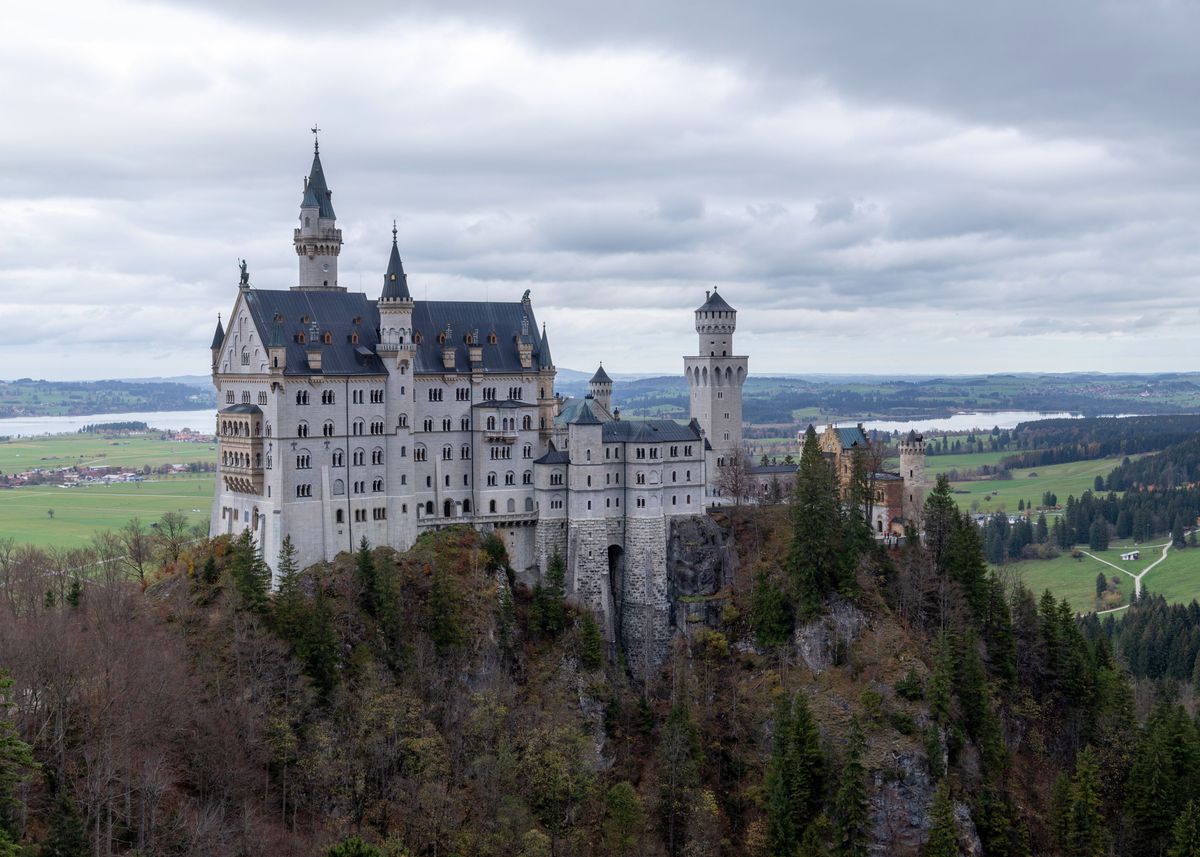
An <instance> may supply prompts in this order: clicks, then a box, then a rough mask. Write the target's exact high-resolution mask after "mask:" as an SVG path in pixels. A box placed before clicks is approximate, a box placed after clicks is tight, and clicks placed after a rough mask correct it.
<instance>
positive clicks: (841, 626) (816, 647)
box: [792, 600, 868, 675]
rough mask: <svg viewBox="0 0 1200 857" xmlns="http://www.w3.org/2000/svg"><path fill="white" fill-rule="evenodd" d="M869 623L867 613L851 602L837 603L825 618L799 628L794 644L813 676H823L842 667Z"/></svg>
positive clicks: (813, 620) (820, 617)
mask: <svg viewBox="0 0 1200 857" xmlns="http://www.w3.org/2000/svg"><path fill="white" fill-rule="evenodd" d="M867 623H868V619H867V614H866V613H864V612H863V611H861V610H859V609H858V608H857V607H855V606H854V605H853V604H851V603H850V602H848V601H842V600H837V601H834V602H833V603H832V604H830V605H829V609H828V610H827V611H826V612H825V613H824V614H822V615H821V616H818V617H817V618H815V619H812V620H811V621H809V622H806V623H805V624H803V625H800V626H798V627H797V628H796V630H795V632H794V633H793V635H792V641H793V643H794V645H795V647H796V653H797V654H799V655H800V657H801V659H802V660H803V661H804V663H805V664H807V665H808V668H809V669H810V670H812V672H813V675H820V674H821V673H823V672H824V671H825V670H827V669H829V668H830V667H831V666H834V665H836V664H840V663H842V661H843V660H844V659H845V657H846V653H847V652H848V651H849V650H850V645H851V644H852V643H853V642H854V641H855V640H856V639H858V635H859V634H861V633H862V631H863V629H864V628H866V627H867Z"/></svg>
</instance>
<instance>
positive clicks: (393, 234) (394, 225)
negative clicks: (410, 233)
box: [392, 220, 396, 244]
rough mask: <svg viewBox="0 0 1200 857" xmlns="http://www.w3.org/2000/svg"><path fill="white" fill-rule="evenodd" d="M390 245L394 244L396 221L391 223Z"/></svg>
mask: <svg viewBox="0 0 1200 857" xmlns="http://www.w3.org/2000/svg"><path fill="white" fill-rule="evenodd" d="M392 243H393V244H395V243H396V221H395V220H393V221H392Z"/></svg>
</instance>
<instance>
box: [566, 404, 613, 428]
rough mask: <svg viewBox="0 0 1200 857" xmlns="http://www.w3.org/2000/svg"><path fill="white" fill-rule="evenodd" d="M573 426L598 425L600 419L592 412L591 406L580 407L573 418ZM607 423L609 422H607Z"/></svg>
mask: <svg viewBox="0 0 1200 857" xmlns="http://www.w3.org/2000/svg"><path fill="white" fill-rule="evenodd" d="M570 424H571V425H573V426H598V425H600V420H598V419H596V415H595V414H594V413H592V409H591V407H584V408H580V409H579V412H578V413H576V414H575V418H574V419H573V420H571V423H570ZM605 425H607V423H605Z"/></svg>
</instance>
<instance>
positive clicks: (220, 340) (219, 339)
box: [212, 316, 225, 348]
mask: <svg viewBox="0 0 1200 857" xmlns="http://www.w3.org/2000/svg"><path fill="white" fill-rule="evenodd" d="M224 344H225V328H223V327H221V316H217V332H216V333H214V334H213V344H212V347H213V348H220V347H221V346H222V345H224Z"/></svg>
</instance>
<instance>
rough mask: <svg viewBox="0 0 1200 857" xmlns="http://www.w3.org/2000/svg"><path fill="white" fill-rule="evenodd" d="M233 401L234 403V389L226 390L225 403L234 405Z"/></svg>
mask: <svg viewBox="0 0 1200 857" xmlns="http://www.w3.org/2000/svg"><path fill="white" fill-rule="evenodd" d="M233 403H234V394H233V390H227V391H226V392H225V404H227V405H232V404H233Z"/></svg>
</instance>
